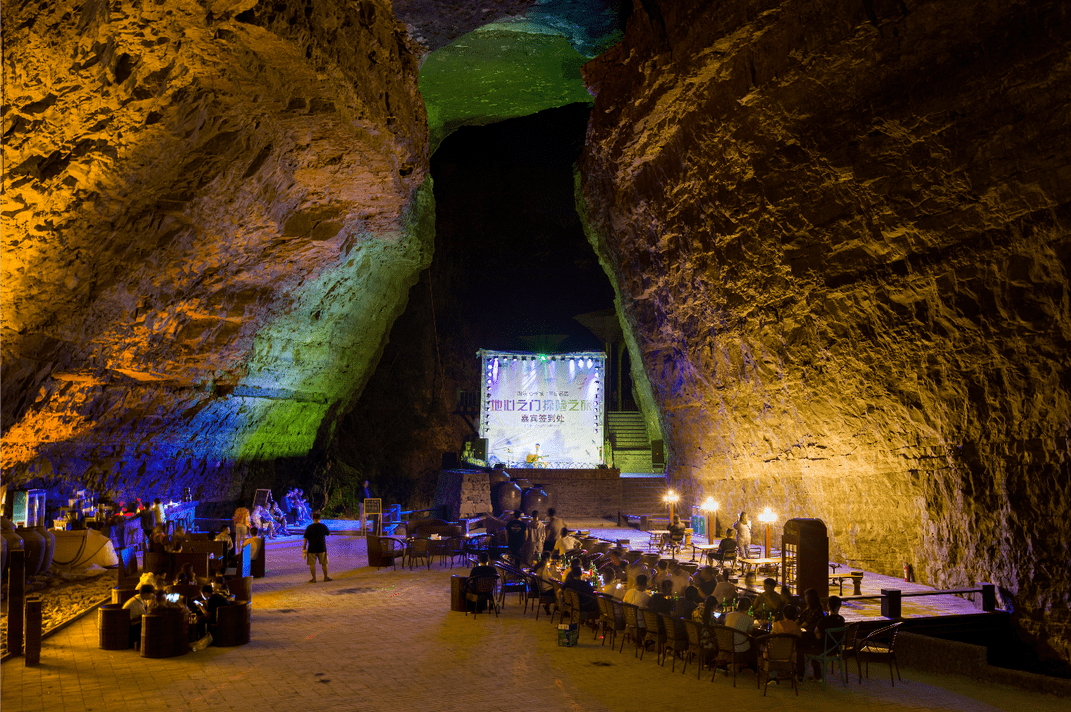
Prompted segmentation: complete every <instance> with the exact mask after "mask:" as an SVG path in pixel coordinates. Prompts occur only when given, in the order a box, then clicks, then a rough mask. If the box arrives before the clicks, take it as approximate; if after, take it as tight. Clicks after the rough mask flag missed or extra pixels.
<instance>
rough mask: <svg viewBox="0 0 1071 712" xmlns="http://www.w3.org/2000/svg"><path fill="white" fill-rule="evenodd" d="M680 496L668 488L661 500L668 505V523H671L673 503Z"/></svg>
mask: <svg viewBox="0 0 1071 712" xmlns="http://www.w3.org/2000/svg"><path fill="white" fill-rule="evenodd" d="M680 498H681V497H680V495H679V494H677V493H676V492H674V491H673V490H670V491H668V492H666V496H665V497H663V498H662V501H663V502H665V503H666V504H667V505H668V506H669V523H670V524H672V523H673V505H675V504H676V503H677V502H678V501H679V500H680Z"/></svg>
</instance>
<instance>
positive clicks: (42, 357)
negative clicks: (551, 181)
mask: <svg viewBox="0 0 1071 712" xmlns="http://www.w3.org/2000/svg"><path fill="white" fill-rule="evenodd" d="M3 25H4V67H3V71H4V76H3V79H4V106H3V134H4V145H3V158H4V166H5V173H4V178H3V207H2V217H3V246H2V247H3V260H2V270H3V275H2V286H0V289H2V306H3V324H2V329H3V331H2V337H3V345H2V348H3V361H2V364H3V373H2V376H3V394H2V401H3V402H2V416H3V429H4V433H3V468H4V479H5V481H7V482H14V483H18V482H23V481H26V480H27V479H29V478H33V477H43V478H45V479H46V480H47V479H48V478H70V479H72V480H73V481H74V482H77V483H81V484H87V485H90V486H92V487H101V488H104V487H117V488H119V489H121V490H125V495H126V496H133V495H136V494H164V495H165V496H166V495H168V494H172V495H177V494H178V493H179V492H180V491H181V488H182V487H183V486H191V487H192V488H193V489H194V492H195V495H196V496H198V497H201V498H207V499H218V498H225V497H229V496H236V495H237V494H238V493H239V492H240V491H241V490H243V488H244V489H245V490H246V491H247V492H246V493H247V494H248V490H249V488H250V486H251V483H250V482H249V481H248V480H247V479H246V478H247V477H250V476H253V477H254V478H255V477H257V476H258V467H261V466H262V465H263V466H264V467H267V468H269V469H271V468H273V467H274V466H275V465H274V463H278V462H286V461H289V462H292V463H297V464H296V465H295V468H296V469H300V470H302V471H303V472H306V473H307V472H308V471H309V470H311V469H312V468H313V467H315V465H316V464H317V462H316V455H315V453H316V452H317V451H318V450H319V449H320V448H322V447H323V446H324V444H325V443H326V442H327V440H328V439H329V438H330V435H331V433H332V431H333V428H334V425H335V419H336V418H337V416H338V415H339V414H340V413H341V412H342V411H344V410H345V409H346V408H347V407H348V406H349V405H350V403H351V402H352V401H353V399H354V398H355V397H356V395H357V394H358V393H359V392H360V390H361V388H362V387H363V385H364V383H365V381H366V380H367V379H368V377H369V375H370V373H371V371H372V369H374V367H375V364H376V362H377V360H378V358H379V354H380V353H381V350H382V348H383V345H384V342H385V340H386V335H387V333H388V329H389V326H390V324H391V323H392V321H393V320H394V318H395V317H396V316H397V315H398V314H400V313H401V311H402V310H403V309H404V307H405V303H406V299H407V293H408V289H409V287H410V286H411V285H412V284H413V283H415V281H416V278H417V275H418V274H419V272H420V271H421V270H422V269H424V268H425V267H426V266H427V264H428V263H429V261H430V257H431V246H432V240H433V232H434V222H433V220H434V215H433V213H434V207H433V206H434V202H433V198H432V193H431V185H430V179H428V178H427V165H428V164H427V160H428V159H427V129H426V118H425V114H424V108H423V103H422V101H421V100H420V97H419V95H418V93H417V81H416V80H417V59H416V56H415V55H414V53H413V49H414V48H413V47H412V46H411V45H410V43H409V40H408V39H407V37H406V33H405V28H404V27H403V26H402V25H401V24H399V23H398V22H397V21H396V20H394V18H393V17H392V15H391V13H390V7H389V3H385V2H374V1H369V2H362V3H359V4H339V5H338V6H336V5H334V4H331V3H322V2H313V3H311V4H306V3H297V2H289V3H288V2H277V3H273V4H271V5H265V4H258V3H255V2H251V1H244V2H243V1H237V2H229V3H228V2H223V3H213V4H212V6H211V9H206V7H205V5H203V4H200V3H197V2H192V1H190V2H186V1H184V0H163V2H154V3H144V4H140V3H133V4H132V3H107V2H99V1H94V0H90V1H89V2H85V3H80V4H79V3H74V2H63V1H61V2H58V3H45V2H28V3H5V4H4V7H3ZM310 452H312V453H313V456H312V458H311V460H312V461H311V462H308V463H304V464H302V463H303V461H304V459H306V458H309V456H310Z"/></svg>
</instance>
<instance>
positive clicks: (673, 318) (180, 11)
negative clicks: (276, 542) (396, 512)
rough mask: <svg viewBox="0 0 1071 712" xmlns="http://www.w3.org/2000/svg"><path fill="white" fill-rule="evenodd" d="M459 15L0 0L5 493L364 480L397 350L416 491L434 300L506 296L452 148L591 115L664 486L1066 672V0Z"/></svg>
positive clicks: (605, 222) (435, 444) (431, 430)
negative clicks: (1001, 618)
mask: <svg viewBox="0 0 1071 712" xmlns="http://www.w3.org/2000/svg"><path fill="white" fill-rule="evenodd" d="M206 5H207V6H206ZM450 7H451V9H450V11H449V12H445V11H444V12H439V11H437V10H436V8H435V6H434V4H425V3H422V2H420V1H419V0H405V1H404V2H395V3H393V6H392V4H391V3H387V2H380V1H379V0H362V2H360V3H334V2H329V1H327V0H316V1H314V2H309V3H304V2H302V3H298V2H292V1H291V0H280V1H279V2H275V3H272V4H270V5H269V4H265V3H258V2H255V0H235V1H233V2H228V1H223V2H212V3H207V4H199V3H193V2H179V1H178V0H161V1H160V2H156V3H152V4H142V3H132V4H130V5H126V4H118V3H106V2H96V1H89V2H84V3H81V4H76V3H73V2H69V1H64V0H60V1H59V2H51V3H46V2H43V0H37V1H33V2H26V3H16V4H12V3H8V4H5V6H4V8H3V26H4V41H5V57H4V63H3V72H4V99H3V110H2V123H3V137H4V141H3V152H4V174H3V198H2V210H0V219H2V222H3V237H2V256H3V260H2V265H0V270H2V275H0V276H2V284H0V303H2V311H3V316H2V334H0V336H2V346H0V348H2V362H0V367H2V371H0V378H2V394H0V395H2V403H0V425H2V428H3V441H2V458H3V465H2V466H3V478H4V482H5V484H7V485H9V486H24V485H28V484H34V485H44V486H46V487H50V488H54V489H55V490H56V491H57V492H58V491H67V490H70V489H75V488H82V487H89V488H92V489H94V490H96V491H100V492H107V491H111V492H114V493H115V494H116V496H117V497H133V496H136V495H141V494H144V493H149V492H160V493H162V494H164V495H165V496H167V495H170V494H174V495H177V494H178V493H180V492H181V491H182V489H183V488H186V487H189V488H191V489H192V490H193V491H194V492H195V496H196V497H197V498H198V499H200V500H202V501H205V502H208V503H217V504H218V506H219V509H220V511H224V510H225V509H226V508H227V507H233V503H234V502H235V501H237V500H238V499H240V498H242V497H247V496H248V495H249V493H251V492H252V491H253V490H254V489H255V488H257V487H258V486H274V487H278V486H282V485H284V484H286V483H288V482H291V481H300V482H305V483H307V484H309V485H310V486H311V485H312V484H313V482H314V477H316V476H317V475H316V473H317V472H318V471H319V470H318V468H322V467H323V466H324V464H325V463H326V462H327V461H329V460H330V458H332V457H333V456H334V455H335V454H336V453H339V452H342V451H345V452H346V453H350V454H351V456H350V457H349V459H348V460H347V459H346V457H343V456H339V457H338V458H337V459H338V460H339V461H340V462H343V463H344V464H346V463H348V464H347V465H346V466H347V467H349V468H351V470H352V471H348V472H347V473H345V474H344V476H342V480H343V482H342V485H341V486H345V484H346V483H345V479H346V477H350V478H353V477H358V476H359V474H360V472H361V470H360V468H361V467H372V466H382V462H380V463H379V464H376V462H373V461H372V460H370V459H369V458H372V459H373V460H374V458H373V455H372V454H371V451H370V448H371V447H372V446H373V445H374V444H373V443H370V442H368V441H361V439H360V438H361V437H364V436H363V435H362V434H361V433H360V432H358V431H361V430H362V429H365V428H362V423H363V422H365V421H366V420H367V419H368V418H370V417H376V415H377V413H379V414H382V408H384V407H386V406H385V405H384V404H385V403H389V399H390V398H391V397H393V396H392V395H391V392H390V391H389V389H388V386H389V385H390V380H391V375H390V374H391V369H392V368H398V369H406V368H412V369H415V370H417V371H419V372H420V374H422V376H423V380H420V379H417V378H415V377H414V378H411V379H405V380H406V381H407V382H410V383H413V384H414V387H417V386H419V387H421V388H423V389H424V391H425V392H426V393H427V394H428V398H429V402H428V407H427V408H424V415H425V416H427V419H426V420H425V421H424V423H423V427H425V428H426V429H427V433H428V434H429V437H428V438H427V440H428V442H427V444H426V446H425V447H424V449H423V450H422V451H420V452H417V451H415V450H414V451H410V452H405V453H400V454H398V455H397V459H395V460H393V461H392V462H391V463H389V464H390V466H391V467H402V468H403V469H404V471H405V472H404V475H399V477H404V478H405V479H407V480H409V481H410V482H408V483H405V484H404V487H403V486H402V485H399V490H398V491H399V492H402V491H404V492H406V493H411V495H412V496H420V489H419V486H417V485H416V484H414V483H416V482H417V481H418V480H420V479H421V478H422V477H423V476H424V473H426V472H427V471H428V470H429V468H430V469H434V468H435V466H436V462H435V458H437V457H439V456H440V455H441V453H442V452H444V451H448V450H450V449H452V448H454V447H456V441H457V439H458V438H459V437H461V436H462V433H461V431H460V427H461V426H460V425H459V424H458V423H456V422H450V417H449V410H450V409H451V407H452V402H450V399H451V398H452V396H453V394H452V392H451V391H450V390H449V389H451V388H454V389H456V388H457V387H459V386H458V385H457V384H459V383H460V382H461V381H462V380H464V379H465V378H467V377H468V376H467V375H466V373H465V370H464V369H465V364H466V363H469V362H470V359H471V354H468V353H463V351H464V350H465V349H467V348H470V347H471V344H472V343H474V342H476V341H479V340H481V339H487V338H491V336H492V335H493V331H494V330H493V328H491V329H490V330H489V331H488V330H485V329H487V328H488V327H487V325H484V324H479V323H477V322H476V321H475V320H474V319H473V318H472V317H471V315H469V316H466V317H464V318H463V319H461V317H458V316H457V315H455V314H451V312H450V309H448V308H447V307H449V306H450V305H449V304H447V303H444V302H442V301H435V298H434V295H440V296H442V295H447V294H454V292H451V289H456V290H461V291H459V292H457V294H461V292H462V291H464V289H465V288H467V287H469V286H471V287H472V288H473V290H475V291H473V292H472V294H474V295H475V296H476V298H479V297H480V296H481V294H482V292H481V291H480V288H481V287H483V286H484V285H485V284H486V283H487V280H486V277H484V276H478V277H476V278H475V279H473V276H472V275H471V274H469V273H468V272H466V273H463V274H458V273H454V272H451V271H450V267H449V265H450V264H451V261H453V260H464V259H473V256H472V254H471V253H469V252H467V251H464V250H457V251H455V250H447V249H443V248H442V247H441V246H440V245H439V244H438V240H439V239H440V236H439V232H440V228H439V227H438V226H437V223H438V220H439V216H440V214H442V215H446V214H447V213H448V211H447V210H446V209H444V206H443V205H442V203H443V202H451V203H452V202H454V201H455V199H456V198H455V197H440V195H443V196H445V195H448V193H442V194H440V193H439V191H440V188H441V190H442V191H449V190H450V178H449V176H448V174H449V173H450V169H449V167H448V166H446V163H447V161H446V158H447V157H448V155H449V154H450V152H451V150H453V149H452V148H451V146H452V145H453V142H455V140H456V141H458V142H461V141H464V140H470V141H472V142H474V143H476V144H478V143H481V142H484V143H487V144H492V143H493V142H494V139H493V138H492V137H493V135H494V134H495V132H496V131H506V130H508V129H510V128H511V127H512V126H513V125H514V123H513V122H522V125H523V124H524V122H534V123H531V125H532V126H537V125H538V121H540V120H542V121H555V120H562V119H555V118H553V117H562V116H571V117H572V119H574V120H575V119H576V117H577V116H578V115H581V114H584V113H587V117H586V118H584V120H583V121H582V122H581V123H582V124H583V129H582V131H581V132H580V133H581V134H582V143H581V144H577V145H576V151H577V157H576V160H575V168H570V169H569V170H570V171H571V172H572V190H573V201H574V203H573V205H574V208H575V215H576V216H577V220H578V221H579V226H580V228H581V230H582V231H583V234H584V237H585V239H586V240H587V243H588V245H590V248H591V255H592V258H591V260H593V261H589V262H587V263H586V266H585V267H584V269H586V270H591V269H592V268H593V266H594V265H596V264H597V265H598V269H599V270H600V271H601V273H602V275H601V279H603V280H605V281H604V282H602V284H603V286H607V287H608V289H609V290H610V291H609V292H606V293H604V294H602V295H601V296H598V297H597V299H595V301H596V302H598V301H599V300H601V302H599V303H606V304H608V305H609V304H612V306H613V308H614V309H615V311H616V314H617V317H618V320H619V322H620V327H621V330H622V332H623V334H624V341H625V343H626V344H627V346H628V360H629V363H630V368H631V374H632V381H633V386H634V389H635V399H636V401H637V402H638V403H639V405H640V406H642V407H643V408H644V410H645V412H646V413H648V414H649V417H650V418H651V422H650V424H649V427H651V428H657V429H658V432H660V433H661V435H662V436H663V437H664V440H665V447H666V457H667V476H668V478H669V480H670V481H671V482H672V483H673V484H674V486H675V487H677V488H678V489H679V490H680V491H681V492H682V493H683V494H684V496H686V497H688V498H692V499H699V498H701V497H702V496H703V495H704V494H705V493H707V492H712V491H717V492H719V493H720V497H721V498H722V500H723V502H725V506H726V507H727V508H728V509H729V510H740V509H745V508H746V509H751V510H761V509H762V507H763V506H767V505H773V506H774V507H776V509H777V510H778V512H780V513H781V514H782V516H800V517H819V518H821V519H822V520H823V521H825V522H826V523H827V524H828V525H829V529H830V540H831V552H833V553H834V554H837V555H840V556H851V557H854V558H859V559H867V560H869V561H870V562H871V564H870V565H871V566H872V567H873V569H874V570H875V571H878V572H881V573H886V574H891V575H892V574H895V573H896V572H898V571H900V570H901V569H902V567H903V565H904V564H905V563H910V564H912V565H913V567H914V569H915V571H916V574H917V576H918V578H919V580H921V581H924V582H927V583H930V584H933V585H936V586H940V587H951V588H954V587H958V586H966V585H973V584H976V583H978V582H982V581H988V582H992V583H994V584H996V585H997V586H998V587H999V589H1000V591H1001V596H1002V599H1003V600H1004V601H1005V602H1006V603H1007V604H1008V605H1009V606H1010V607H1012V608H1013V609H1014V617H1015V621H1016V624H1017V626H1018V628H1019V630H1020V631H1021V633H1022V634H1023V635H1024V636H1026V637H1027V638H1028V639H1029V640H1031V641H1032V645H1034V646H1035V647H1036V649H1037V650H1038V651H1039V655H1040V657H1042V658H1044V659H1045V660H1047V661H1048V663H1047V664H1049V665H1051V666H1052V667H1051V668H1048V669H1051V670H1056V671H1060V670H1063V671H1064V672H1065V674H1066V670H1067V665H1069V664H1071V632H1069V625H1071V609H1069V605H1071V597H1069V593H1068V592H1069V591H1071V576H1069V573H1068V571H1069V567H1068V565H1067V564H1068V561H1069V552H1071V527H1069V525H1068V514H1069V512H1071V464H1069V463H1071V445H1069V443H1071V401H1069V396H1071V363H1069V359H1068V356H1067V354H1068V339H1069V325H1071V314H1069V309H1071V298H1069V293H1068V287H1069V271H1071V239H1069V236H1068V227H1067V225H1068V219H1069V215H1068V212H1069V207H1071V169H1069V168H1068V164H1069V161H1071V136H1069V134H1068V132H1067V131H1066V123H1067V118H1068V108H1069V106H1071V102H1069V94H1071V81H1069V79H1071V77H1069V74H1071V63H1068V62H1067V57H1068V47H1069V46H1071V44H1069V41H1071V19H1069V18H1068V15H1067V10H1066V8H1065V7H1064V5H1063V4H1061V3H1056V2H1051V1H1043V0H1037V1H1030V0H1021V1H1012V2H1004V3H998V4H980V5H979V4H969V3H968V4H963V3H953V2H950V1H949V0H938V1H936V2H930V3H919V2H891V1H889V2H886V1H883V0H874V2H864V3H857V2H852V3H849V2H837V1H834V2H828V3H820V4H817V5H810V4H806V3H797V2H787V1H786V2H780V1H778V0H770V1H767V2H751V1H744V0H734V1H732V2H723V3H679V2H669V1H664V0H642V2H641V1H639V0H637V1H636V2H633V3H612V2H603V3H599V2H592V3H569V2H551V3H545V4H543V5H540V6H535V7H530V3H527V2H524V0H517V1H515V2H504V3H499V4H496V5H495V9H494V10H493V11H492V12H489V13H488V12H484V10H485V9H486V8H484V7H483V5H482V4H479V3H469V2H465V1H464V0H460V1H459V2H455V3H451V6H450ZM526 13H527V14H526ZM518 18H520V19H518ZM518 28H520V29H518ZM496 53H497V54H496ZM457 68H462V70H463V71H461V73H460V74H452V73H451V71H453V70H454V69H457ZM518 68H521V69H518ZM458 77H461V78H460V79H459V78H458ZM466 77H467V78H468V79H466ZM429 82H430V83H429ZM436 82H438V83H436ZM459 86H468V87H469V89H470V90H471V91H470V93H469V94H461V93H459V90H458V87H459ZM498 89H501V91H498ZM581 107H582V108H581ZM545 112H550V113H551V114H552V115H553V116H549V115H547V114H546V113H545ZM541 115H542V116H541ZM540 116H541V118H535V117H540ZM472 132H488V133H486V134H480V133H472ZM466 136H469V137H470V138H468V139H466ZM481 136H482V138H481ZM574 140H575V139H574ZM471 150H474V149H471ZM437 161H438V162H439V163H438V164H437ZM437 170H442V171H443V177H442V178H439V177H436V175H435V174H436V171H437ZM453 170H454V171H455V172H456V171H458V170H460V168H459V167H457V166H455V168H454V169H453ZM555 190H557V188H556V189H555ZM454 220H455V221H457V220H459V219H458V218H455V219H454ZM455 229H456V223H455V226H452V227H450V228H449V229H446V228H445V226H444V228H443V229H441V231H442V232H443V234H444V236H445V235H446V234H447V233H448V232H450V231H451V230H455ZM444 253H445V254H444ZM576 254H578V255H579V254H580V251H579V248H577V252H576ZM444 257H445V258H446V259H444ZM457 266H458V268H460V269H464V270H469V269H471V268H470V267H469V266H468V265H460V264H459V265H457ZM468 279H473V282H472V283H471V284H467V283H466V280H468ZM592 280H593V281H596V280H594V278H592ZM607 300H609V301H607ZM494 306H495V307H496V308H497V307H498V306H499V305H498V304H497V303H496V304H495V305H494ZM599 308H601V307H600V306H599V305H598V304H595V303H594V302H593V303H592V309H599ZM607 308H608V307H607ZM407 309H411V310H412V311H411V312H409V311H407ZM421 309H423V310H424V313H425V314H429V313H435V314H436V316H438V315H439V314H441V315H442V317H443V323H438V322H436V325H435V328H436V329H438V330H439V331H440V333H445V332H447V331H449V332H451V333H453V334H459V335H460V334H462V333H464V335H465V338H463V339H460V338H459V339H457V340H455V341H446V340H442V341H437V340H436V339H434V338H433V339H432V340H431V342H429V341H428V340H427V339H426V331H424V330H425V329H426V328H427V326H428V325H427V323H426V322H427V320H426V319H424V318H423V317H422V316H421V311H420V310H421ZM584 309H587V307H584ZM428 310H432V312H429V311H428ZM439 310H442V311H439ZM579 312H580V310H578V313H579ZM488 313H489V314H490V313H491V312H490V311H489V312H488ZM570 316H575V314H574V315H570ZM458 319H461V321H462V322H463V323H458ZM522 326H524V327H526V328H525V330H524V331H525V334H533V335H536V334H540V333H547V332H549V331H550V329H551V328H553V329H554V330H555V332H558V331H559V330H560V328H564V327H559V326H558V325H556V324H552V323H547V324H542V323H531V324H524V325H522ZM529 326H530V327H531V328H527V327H529ZM570 328H572V327H570ZM514 333H515V334H516V335H517V336H520V335H522V334H521V333H520V331H517V332H514ZM577 334H578V337H577V338H580V336H579V335H582V331H578V332H577ZM407 343H408V344H417V343H419V345H420V348H410V349H406V348H405V345H406V344H407ZM435 344H438V345H439V346H440V347H442V348H441V349H440V350H439V351H437V352H436V350H435V349H434V348H430V346H432V345H435ZM478 345H484V344H478ZM417 359H419V363H418V362H417ZM448 360H449V363H450V364H451V367H450V369H446V368H442V369H440V365H441V364H444V363H448ZM392 364H394V366H392ZM436 374H437V375H436ZM432 397H434V398H438V399H439V400H438V401H436V402H434V403H433V402H431V400H430V399H431V398H432ZM377 399H378V405H377ZM433 406H434V407H433ZM408 422H410V423H411V424H413V427H418V426H420V423H417V419H416V418H415V417H413V418H408ZM354 451H358V454H360V455H361V456H362V457H363V458H364V459H363V460H362V457H354V456H352V453H353V452H354ZM399 463H401V464H399Z"/></svg>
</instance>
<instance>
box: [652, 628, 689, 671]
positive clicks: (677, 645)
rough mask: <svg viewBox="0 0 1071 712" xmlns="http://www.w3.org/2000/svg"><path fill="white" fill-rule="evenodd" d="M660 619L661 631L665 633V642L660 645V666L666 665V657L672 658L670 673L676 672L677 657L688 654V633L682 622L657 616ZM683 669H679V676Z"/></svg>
mask: <svg viewBox="0 0 1071 712" xmlns="http://www.w3.org/2000/svg"><path fill="white" fill-rule="evenodd" d="M659 616H660V617H661V619H662V629H663V630H664V631H665V642H664V643H663V644H662V666H663V667H665V665H666V656H668V655H672V656H673V663H672V664H671V665H670V668H669V671H670V672H677V657H678V656H680V657H681V658H682V659H683V658H684V655H685V653H687V652H688V631H686V630H685V629H684V620H682V619H681V618H675V617H673V616H667V615H665V614H659ZM683 673H684V669H683V668H681V674H683Z"/></svg>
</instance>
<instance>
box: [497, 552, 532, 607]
mask: <svg viewBox="0 0 1071 712" xmlns="http://www.w3.org/2000/svg"><path fill="white" fill-rule="evenodd" d="M494 565H495V569H496V570H497V571H498V577H499V578H498V605H499V608H501V607H502V606H503V605H504V604H505V603H506V594H508V593H516V594H517V595H518V596H519V598H518V599H517V603H520V602H521V601H523V600H524V596H525V594H526V593H527V591H528V581H526V580H525V574H524V572H523V571H521V570H520V569H518V568H516V567H515V566H512V565H510V564H507V563H505V562H504V561H496V562H495V564H494Z"/></svg>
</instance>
